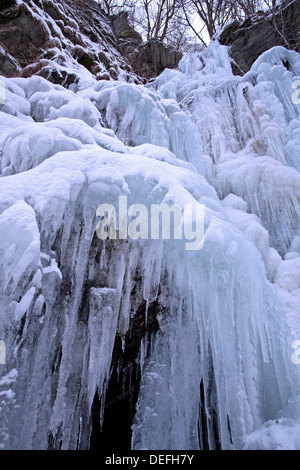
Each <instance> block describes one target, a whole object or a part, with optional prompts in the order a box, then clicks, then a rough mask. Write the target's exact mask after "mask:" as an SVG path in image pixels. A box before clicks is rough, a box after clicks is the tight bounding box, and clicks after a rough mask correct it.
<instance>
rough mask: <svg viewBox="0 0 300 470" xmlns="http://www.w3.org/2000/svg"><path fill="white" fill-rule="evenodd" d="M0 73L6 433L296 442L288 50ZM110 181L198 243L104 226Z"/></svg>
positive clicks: (292, 58) (295, 57) (89, 443)
mask: <svg viewBox="0 0 300 470" xmlns="http://www.w3.org/2000/svg"><path fill="white" fill-rule="evenodd" d="M0 80H1V83H2V85H3V86H2V87H1V90H0V91H1V93H2V95H1V98H2V101H1V103H2V104H0V123H1V133H0V151H1V159H0V168H1V175H2V176H1V179H0V189H1V191H0V213H1V215H0V233H1V241H2V242H1V246H0V295H1V302H0V340H2V341H3V344H4V345H5V361H2V362H5V364H4V363H1V361H0V374H1V375H0V396H1V399H0V417H1V419H0V448H3V449H88V448H90V447H93V448H94V449H97V448H101V446H104V445H106V443H107V441H108V440H109V437H110V436H111V435H115V436H116V439H117V438H119V439H120V442H121V443H120V444H118V445H120V446H121V447H122V446H124V448H126V446H127V447H131V448H132V449H135V450H143V449H150V450H176V449H178V450H179V449H180V450H183V449H187V450H195V449H272V448H274V449H300V380H299V379H300V274H299V273H300V174H299V171H300V160H299V156H300V104H299V103H300V99H299V98H300V92H299V93H298V95H297V90H298V89H300V55H299V54H297V53H296V52H293V51H287V50H286V49H284V48H282V47H276V48H274V49H271V50H269V51H268V52H266V53H264V54H263V55H262V56H261V57H260V58H259V59H258V60H257V61H256V62H255V63H254V65H253V66H252V68H251V70H250V71H249V72H248V73H247V74H246V75H244V76H243V77H240V76H234V75H233V74H232V71H231V64H230V59H229V57H228V52H227V48H226V47H224V46H220V45H219V44H218V42H217V40H216V41H212V42H211V43H210V45H209V47H208V48H207V49H206V50H205V51H204V52H202V53H194V54H190V55H187V56H185V57H184V58H183V59H182V60H181V62H180V64H179V68H178V69H177V70H169V69H166V70H165V71H164V72H163V73H162V74H161V75H160V76H159V77H158V78H157V79H156V80H155V81H153V82H151V83H149V84H148V85H146V86H143V85H137V84H134V83H128V82H126V81H125V80H124V81H122V80H119V81H118V80H115V81H114V80H110V81H107V80H101V81H96V80H95V79H93V78H92V77H91V78H90V79H87V77H86V76H84V77H83V79H82V80H81V81H79V83H78V85H72V86H71V87H70V89H68V90H66V89H65V88H63V87H62V86H60V85H54V84H52V83H50V82H48V81H46V80H45V79H43V78H41V77H38V76H33V77H31V78H26V79H25V78H11V79H8V78H4V77H0ZM297 83H298V85H297ZM297 87H298V89H297ZM121 196H126V197H127V201H128V206H129V205H132V204H143V205H144V206H146V207H147V208H150V207H151V205H155V204H159V205H161V204H168V205H169V206H171V205H173V204H176V205H178V206H180V207H183V206H184V205H185V204H192V205H195V204H198V203H200V204H201V205H204V244H203V247H202V248H201V249H199V250H191V251H189V250H187V249H186V245H185V240H184V239H171V240H168V239H156V240H155V239H151V237H147V236H142V233H141V232H140V233H139V234H138V231H137V237H136V239H120V238H118V237H116V238H115V239H107V240H100V239H99V237H97V233H96V228H97V226H98V224H99V220H100V218H99V216H98V215H97V208H98V207H99V205H101V204H110V205H113V206H114V207H117V206H118V203H119V201H120V197H121ZM135 215H136V214H135ZM194 222H195V221H194ZM120 230H121V226H120V225H118V224H117V226H116V233H119V231H120ZM0 359H1V357H0ZM116 397H117V398H118V400H116ZM116 417H118V419H119V423H118V425H119V429H120V430H119V431H118V430H116V429H115V428H114V426H116V424H114V419H115V418H116ZM118 432H120V434H118ZM113 433H115V434H113Z"/></svg>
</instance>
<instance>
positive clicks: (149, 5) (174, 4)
mask: <svg viewBox="0 0 300 470" xmlns="http://www.w3.org/2000/svg"><path fill="white" fill-rule="evenodd" d="M136 3H137V4H139V5H138V6H137V9H136V14H137V17H136V22H137V23H138V24H139V26H140V28H141V29H142V32H144V34H145V36H146V39H147V40H150V39H155V40H159V41H164V40H165V39H166V38H167V37H168V34H169V32H170V30H171V29H172V21H173V19H174V18H175V16H176V14H177V12H178V9H179V8H180V1H179V0H140V2H136Z"/></svg>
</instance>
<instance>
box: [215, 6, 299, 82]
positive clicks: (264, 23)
mask: <svg viewBox="0 0 300 470" xmlns="http://www.w3.org/2000/svg"><path fill="white" fill-rule="evenodd" d="M219 40H220V43H221V44H223V45H226V46H230V55H231V57H232V59H233V60H234V62H235V65H234V73H238V74H240V73H243V72H244V73H245V72H248V71H249V70H250V67H251V65H252V64H253V63H254V62H255V60H256V59H257V58H258V57H259V56H260V55H261V54H262V53H263V52H265V51H267V50H268V49H271V48H272V47H274V46H284V47H286V48H288V49H292V50H295V51H297V52H299V51H300V2H299V1H298V0H296V1H292V2H291V1H290V0H289V1H288V2H286V3H285V4H284V5H283V7H282V8H281V9H278V10H277V11H276V13H275V15H273V16H272V15H266V14H265V13H263V12H258V13H257V14H256V15H254V16H252V17H250V18H247V19H246V21H244V22H243V23H240V22H239V21H237V20H236V21H233V22H232V23H230V24H229V25H228V26H227V27H225V28H224V29H223V31H222V33H221V35H220V37H219Z"/></svg>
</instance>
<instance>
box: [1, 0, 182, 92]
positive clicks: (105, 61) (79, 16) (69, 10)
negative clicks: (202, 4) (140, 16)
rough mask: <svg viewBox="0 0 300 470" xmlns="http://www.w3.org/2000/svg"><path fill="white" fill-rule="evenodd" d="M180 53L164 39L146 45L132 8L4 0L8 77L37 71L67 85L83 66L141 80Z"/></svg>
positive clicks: (3, 66) (90, 1)
mask: <svg viewBox="0 0 300 470" xmlns="http://www.w3.org/2000/svg"><path fill="white" fill-rule="evenodd" d="M180 58H181V54H178V53H177V52H174V51H171V50H169V49H167V48H166V47H165V46H164V45H163V44H157V43H152V42H150V43H146V44H143V41H142V38H141V36H140V34H139V33H137V32H136V31H134V30H133V28H131V26H130V25H129V23H128V19H127V13H121V14H120V15H118V16H115V17H112V18H109V17H107V16H106V15H105V13H104V12H103V10H101V8H100V6H99V5H98V4H97V3H96V2H94V1H93V0H88V1H85V2H83V1H82V0H76V1H71V0H66V1H64V2H51V1H46V0H40V1H38V0H25V1H24V2H23V3H18V2H17V1H16V0H2V1H1V2H0V71H1V74H2V75H4V76H7V77H12V76H22V77H29V76H31V75H34V74H37V75H41V76H43V77H44V78H47V79H48V80H50V81H51V82H53V83H59V84H62V85H64V86H67V87H68V86H69V85H70V84H72V83H73V82H76V80H77V74H76V69H77V70H78V71H79V70H82V67H84V69H86V72H87V76H88V74H92V75H94V76H95V75H96V77H97V79H99V80H101V79H109V78H113V79H117V78H118V76H119V74H120V73H122V74H123V76H124V74H125V78H126V74H127V76H128V79H129V74H130V75H131V76H132V75H133V76H134V75H135V80H136V81H137V82H141V80H142V79H141V78H140V77H139V76H138V75H141V76H142V77H146V78H151V77H154V76H156V75H157V74H159V73H160V72H162V71H163V70H164V69H165V68H166V67H170V68H173V67H176V66H177V64H178V62H179V60H180ZM70 70H72V72H70ZM78 75H79V74H78Z"/></svg>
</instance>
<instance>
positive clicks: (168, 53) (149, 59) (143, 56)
mask: <svg viewBox="0 0 300 470" xmlns="http://www.w3.org/2000/svg"><path fill="white" fill-rule="evenodd" d="M181 58H182V54H181V53H180V52H177V51H173V50H172V49H169V48H168V47H166V46H165V45H164V44H163V43H161V42H159V41H154V40H150V41H148V42H146V43H145V44H143V45H142V46H140V48H139V49H138V51H137V52H136V54H133V55H132V56H131V57H130V61H131V64H132V67H133V69H134V70H135V71H136V72H137V73H138V74H139V75H141V76H142V77H146V78H148V79H149V78H153V77H157V76H158V75H159V74H160V73H162V72H163V71H164V70H165V69H166V68H168V69H173V68H175V67H177V66H178V63H179V61H180V59H181Z"/></svg>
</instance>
